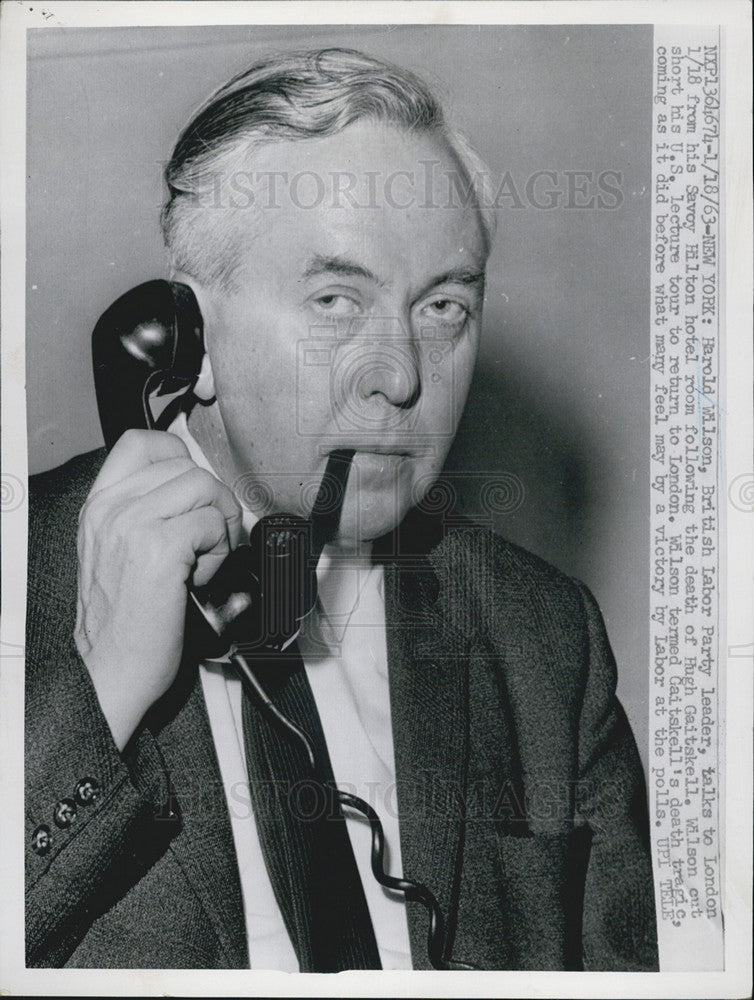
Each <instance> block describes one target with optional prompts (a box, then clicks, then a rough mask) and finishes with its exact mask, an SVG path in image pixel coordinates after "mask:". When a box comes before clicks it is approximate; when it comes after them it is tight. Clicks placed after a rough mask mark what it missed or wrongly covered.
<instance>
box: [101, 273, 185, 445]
mask: <svg viewBox="0 0 754 1000" xmlns="http://www.w3.org/2000/svg"><path fill="white" fill-rule="evenodd" d="M203 334H204V323H203V321H202V314H201V311H200V309H199V304H198V302H197V301H196V297H195V295H194V293H193V291H192V290H191V289H190V288H189V287H188V285H184V284H180V283H179V282H174V281H164V280H162V279H158V280H155V281H147V282H145V283H144V284H143V285H137V287H136V288H132V289H131V290H130V291H129V292H126V294H125V295H122V296H121V297H120V298H119V299H117V300H116V301H115V302H114V303H113V304H112V305H111V306H110V308H109V309H107V310H106V311H105V312H104V313H103V314H102V316H101V317H100V319H99V321H98V322H97V325H96V326H95V328H94V332H93V333H92V363H93V367H94V387H95V391H96V394H97V406H98V408H99V417H100V423H101V425H102V434H103V436H104V438H105V446H106V447H107V449H108V451H109V450H110V449H111V448H112V447H113V445H114V444H115V442H116V441H117V440H118V438H119V437H120V436H121V434H122V433H123V432H124V431H125V430H127V429H128V428H130V427H136V428H142V429H152V428H154V427H155V426H156V424H155V421H154V419H153V418H152V415H151V409H150V405H149V395H150V393H151V392H152V391H153V390H154V389H155V388H157V387H158V386H159V391H160V392H162V393H168V392H176V391H179V390H181V389H190V388H191V387H192V386H193V385H194V383H195V382H196V379H197V378H198V376H199V372H200V370H201V366H202V359H203V357H204V335H203ZM171 412H172V414H173V415H175V411H174V410H173V411H171ZM164 422H165V421H164V420H163V419H162V418H161V420H160V424H163V423H164ZM167 422H169V420H168V421H167Z"/></svg>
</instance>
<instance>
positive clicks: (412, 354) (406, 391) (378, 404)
mask: <svg viewBox="0 0 754 1000" xmlns="http://www.w3.org/2000/svg"><path fill="white" fill-rule="evenodd" d="M339 367H340V368H341V373H340V374H341V390H342V393H343V397H344V399H345V398H346V397H347V398H348V399H349V400H350V405H351V406H354V405H355V406H358V407H359V408H360V409H361V410H362V411H364V410H368V411H372V412H373V413H375V415H376V414H379V413H380V412H382V413H383V414H384V411H387V410H399V411H405V410H410V409H411V408H412V407H414V406H415V405H416V404H417V403H418V401H419V397H420V395H421V375H420V368H419V359H418V355H417V350H416V345H415V343H414V341H413V338H412V336H411V334H410V333H409V332H407V328H406V327H405V326H404V324H403V323H402V322H401V321H400V320H383V319H371V320H369V321H368V322H367V323H364V324H363V325H362V326H361V327H360V329H359V330H358V332H357V334H356V335H355V336H354V337H352V338H351V340H350V342H349V344H348V347H347V349H346V351H345V353H344V355H343V357H342V359H341V365H340V366H339Z"/></svg>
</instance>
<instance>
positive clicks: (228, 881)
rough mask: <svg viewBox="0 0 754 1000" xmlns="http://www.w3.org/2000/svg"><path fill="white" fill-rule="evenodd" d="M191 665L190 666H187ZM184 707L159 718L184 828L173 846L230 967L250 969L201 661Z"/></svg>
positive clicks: (188, 675)
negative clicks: (199, 669)
mask: <svg viewBox="0 0 754 1000" xmlns="http://www.w3.org/2000/svg"><path fill="white" fill-rule="evenodd" d="M184 668H185V670H184ZM182 674H183V678H181V679H180V680H179V682H178V686H179V687H183V691H182V692H181V695H180V697H181V700H182V704H181V707H180V709H179V710H178V711H177V712H175V713H174V714H172V716H171V717H170V718H169V719H168V720H167V721H165V720H164V719H163V720H160V722H159V723H158V725H159V727H160V731H159V732H158V733H157V734H156V738H157V741H158V744H159V747H160V750H161V752H162V755H163V757H164V760H165V765H166V767H167V770H168V772H169V774H170V782H171V785H172V787H173V790H174V792H175V801H176V802H177V808H178V812H179V821H180V832H179V833H178V834H177V835H176V837H175V838H174V839H173V841H172V843H171V851H172V852H173V855H174V857H175V860H176V862H177V863H178V864H179V865H180V867H181V869H182V871H183V873H184V875H185V876H186V878H187V879H188V881H189V883H190V884H191V887H192V889H193V890H194V892H195V893H196V895H197V896H198V898H199V899H200V900H201V902H202V905H203V906H204V909H205V911H206V912H207V914H208V916H209V918H210V920H211V921H212V924H213V926H214V929H215V932H216V934H217V938H218V940H219V942H220V945H221V947H222V953H223V954H222V964H223V965H224V966H225V967H226V968H248V967H249V953H248V947H247V941H246V924H245V918H244V912H243V899H242V896H241V884H240V879H239V875H238V864H237V861H236V853H235V849H234V847H233V833H232V829H231V825H230V817H229V815H228V808H227V804H226V800H225V790H224V787H223V782H222V778H221V775H220V768H219V765H218V762H217V756H216V753H215V746H214V742H213V739H212V732H211V730H210V725H209V718H208V716H207V709H206V706H205V703H204V694H203V691H202V685H201V680H200V678H199V673H198V669H197V667H196V666H193V667H190V666H189V664H188V663H186V662H184V664H183V667H182Z"/></svg>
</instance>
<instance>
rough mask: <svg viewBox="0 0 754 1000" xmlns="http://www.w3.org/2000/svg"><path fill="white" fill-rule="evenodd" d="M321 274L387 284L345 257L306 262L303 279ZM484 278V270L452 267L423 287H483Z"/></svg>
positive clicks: (317, 258) (382, 285)
mask: <svg viewBox="0 0 754 1000" xmlns="http://www.w3.org/2000/svg"><path fill="white" fill-rule="evenodd" d="M321 274H337V275H339V276H340V277H344V278H365V279H366V280H367V281H371V282H373V283H374V284H376V285H379V286H380V287H381V288H384V286H385V285H386V284H387V282H385V281H381V280H380V279H379V278H378V277H377V275H376V274H375V273H374V272H373V271H370V270H369V268H368V267H364V266H363V264H357V263H356V262H355V261H351V260H348V259H347V258H345V257H337V256H334V257H331V256H324V255H323V254H315V255H314V256H313V257H312V258H311V260H309V261H308V262H307V265H306V268H305V269H304V278H316V277H319V276H320V275H321ZM484 277H485V275H484V270H480V269H479V268H476V267H454V268H451V269H450V270H449V271H445V272H444V273H443V274H439V275H438V276H437V277H436V278H433V279H432V280H431V281H429V282H427V284H426V286H425V287H426V288H427V289H430V288H436V287H437V285H445V284H454V285H483V284H484Z"/></svg>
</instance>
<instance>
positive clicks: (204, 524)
mask: <svg viewBox="0 0 754 1000" xmlns="http://www.w3.org/2000/svg"><path fill="white" fill-rule="evenodd" d="M165 529H166V532H167V537H168V541H169V543H170V544H171V545H172V546H174V551H176V552H177V553H178V558H179V559H180V561H181V562H182V563H183V565H184V567H185V570H186V576H185V579H188V578H189V575H190V574H191V573H192V572H193V583H194V585H195V586H202V585H203V584H205V583H208V582H209V581H210V580H211V579H212V577H213V576H214V574H215V573H216V572H217V570H218V569H219V568H220V564H221V563H222V561H223V559H225V557H226V556H227V555H228V552H229V551H230V548H229V546H228V536H227V530H226V523H225V518H224V517H223V516H222V514H221V513H220V511H219V510H218V509H217V508H216V507H198V508H197V509H196V510H190V511H187V512H186V513H185V514H180V515H179V516H178V517H173V518H171V519H170V520H169V521H167V522H166V523H165ZM203 557H205V558H203Z"/></svg>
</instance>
